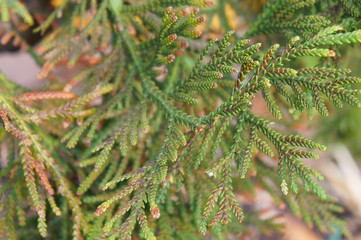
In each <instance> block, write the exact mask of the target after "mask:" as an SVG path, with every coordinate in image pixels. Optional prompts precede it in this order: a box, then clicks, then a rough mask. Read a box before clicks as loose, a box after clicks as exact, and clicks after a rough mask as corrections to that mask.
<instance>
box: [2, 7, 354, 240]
mask: <svg viewBox="0 0 361 240" xmlns="http://www.w3.org/2000/svg"><path fill="white" fill-rule="evenodd" d="M26 2H27V4H28V7H29V9H30V10H31V12H32V14H33V15H34V18H35V19H38V21H41V20H42V18H44V15H43V14H42V13H43V12H46V11H49V10H51V9H52V8H53V7H55V6H57V4H59V2H61V1H59V0H52V1H41V0H28V1H26ZM215 2H216V6H214V7H212V8H209V9H206V10H203V14H204V15H205V16H206V19H207V21H206V22H205V23H204V24H203V25H202V26H201V27H200V30H202V31H204V32H205V33H204V34H203V35H202V38H203V39H204V40H208V39H211V38H216V37H217V38H221V37H222V36H223V34H224V33H225V32H226V31H228V30H235V31H236V35H237V36H242V35H243V34H244V33H245V32H246V31H247V28H248V26H249V23H250V22H252V21H253V20H254V19H255V17H256V15H257V14H258V13H260V12H261V11H262V7H263V6H264V4H265V2H266V1H265V0H254V1H253V0H244V1H237V0H217V1H215ZM11 27H15V28H17V29H18V30H19V31H18V32H19V33H20V34H21V36H16V35H14V34H12V33H11V31H9V29H10V28H11ZM0 36H1V41H0V42H1V44H0V71H1V72H3V73H4V74H5V75H6V76H7V77H8V78H9V79H12V80H13V81H14V82H16V83H18V84H20V85H22V86H24V87H26V88H30V89H38V88H41V87H43V86H46V83H47V82H49V81H52V79H51V77H50V78H48V79H44V80H42V81H40V80H38V79H37V78H36V74H37V73H38V72H39V71H40V66H39V65H38V64H37V60H36V58H35V59H34V57H33V56H34V53H35V54H36V51H37V48H36V46H37V45H36V44H37V43H38V42H39V41H40V40H41V35H40V34H34V33H33V32H32V29H31V28H27V27H26V26H25V27H24V26H23V25H21V23H18V22H16V19H12V22H11V23H8V24H0ZM275 39H276V38H275ZM254 41H258V42H262V43H263V44H264V45H266V46H267V44H268V45H270V44H272V39H266V38H265V37H262V36H261V37H257V38H256V39H254ZM315 61H316V60H315V59H313V58H304V59H301V60H300V61H299V62H298V63H297V64H299V65H301V66H305V67H306V66H314V65H316V64H317V63H316V62H315ZM340 61H341V63H342V64H343V66H346V67H348V68H350V69H351V70H352V72H353V75H354V76H357V77H361V47H360V45H356V46H355V47H353V48H351V47H349V48H347V49H345V50H344V53H343V55H342V57H341V58H340ZM189 62H190V63H192V61H191V60H189ZM86 67H87V63H86V61H84V63H82V62H80V63H79V64H78V65H76V66H75V67H74V68H72V69H69V68H68V67H67V66H66V65H65V64H62V63H59V64H58V66H56V68H55V69H54V71H53V73H52V77H54V78H56V79H57V80H58V81H59V80H60V81H68V80H69V79H71V78H72V77H73V76H74V75H75V74H76V73H78V72H79V71H80V70H82V69H84V68H86ZM359 87H361V86H359ZM256 99H257V98H256ZM254 110H255V111H257V113H260V114H262V115H265V116H267V115H268V116H269V113H268V109H267V107H266V105H265V103H264V102H261V101H256V103H255V104H254ZM283 124H285V125H288V126H289V127H292V128H293V129H295V130H296V131H298V132H299V133H300V134H302V135H304V136H307V137H311V138H312V139H314V140H316V141H318V142H320V143H323V144H325V145H326V146H327V147H328V151H327V152H325V153H321V155H320V159H318V160H316V161H315V160H313V161H310V162H308V164H309V165H310V166H312V167H314V168H316V169H317V170H318V171H319V172H321V173H322V174H323V175H324V176H325V181H324V182H323V183H322V185H323V187H324V188H325V189H326V190H327V191H328V193H329V194H330V195H332V196H334V197H335V198H337V199H338V201H339V203H340V205H342V206H343V207H344V208H345V211H344V213H343V214H342V216H341V217H342V218H343V219H345V220H346V221H347V222H348V223H349V229H350V231H351V232H352V234H353V239H360V240H361V172H360V169H361V147H360V145H361V109H355V108H352V107H350V106H348V105H345V106H344V108H342V109H336V108H332V109H331V111H330V117H328V118H323V117H321V116H320V115H319V114H314V115H313V117H312V118H311V119H308V118H307V117H306V116H300V117H299V119H298V120H296V121H292V123H291V122H287V120H285V122H284V123H283ZM318 153H319V152H318ZM239 198H240V199H239V200H240V201H245V202H247V201H250V200H249V199H243V198H242V197H239ZM251 202H252V208H254V209H255V210H258V211H261V212H262V217H263V218H265V219H267V218H271V217H274V216H277V219H278V220H279V221H280V222H281V223H284V224H285V229H284V236H282V235H281V234H277V233H272V235H270V236H255V237H254V238H252V239H285V240H298V239H300V240H301V239H302V240H304V239H307V240H313V239H315V240H316V239H330V240H339V239H342V237H341V234H340V233H335V234H334V235H325V234H322V233H320V232H318V231H317V230H315V229H311V228H309V227H307V226H306V225H305V224H304V223H303V222H302V221H300V220H299V219H297V218H296V217H294V216H293V215H292V214H291V213H290V211H289V210H287V208H282V207H280V206H277V205H276V204H275V203H274V202H273V200H272V198H271V197H270V196H269V195H268V194H267V193H266V192H265V191H264V190H262V189H258V192H257V194H256V198H255V199H252V200H251ZM230 239H233V238H232V236H230ZM235 239H236V238H235Z"/></svg>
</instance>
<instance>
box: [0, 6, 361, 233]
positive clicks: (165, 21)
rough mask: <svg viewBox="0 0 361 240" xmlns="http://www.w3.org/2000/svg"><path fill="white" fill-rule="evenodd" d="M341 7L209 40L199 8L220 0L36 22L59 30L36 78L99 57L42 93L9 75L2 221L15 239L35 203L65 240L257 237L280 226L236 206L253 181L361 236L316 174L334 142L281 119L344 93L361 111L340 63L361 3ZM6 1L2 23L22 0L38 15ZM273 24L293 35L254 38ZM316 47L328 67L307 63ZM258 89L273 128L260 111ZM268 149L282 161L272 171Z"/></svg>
mask: <svg viewBox="0 0 361 240" xmlns="http://www.w3.org/2000/svg"><path fill="white" fill-rule="evenodd" d="M328 2H329V5H325V4H321V3H318V2H316V3H315V2H314V1H311V0H310V1H309V0H292V1H286V0H273V1H269V3H268V4H267V5H266V6H265V7H264V10H263V12H262V13H261V14H259V15H258V16H257V19H256V20H255V22H254V23H252V25H251V26H250V28H249V29H248V31H247V32H246V33H245V35H244V36H242V37H239V36H237V35H236V34H235V32H234V31H229V32H227V33H225V34H224V36H223V38H222V39H221V40H218V39H210V40H209V41H207V43H206V42H205V41H206V40H204V39H203V38H202V39H199V38H200V37H201V34H202V33H201V31H200V30H199V25H200V24H202V23H203V22H204V21H205V16H202V15H200V14H199V11H200V10H199V8H198V7H201V8H206V7H212V5H213V1H209V0H152V1H136V3H133V2H132V1H112V0H109V1H94V0H89V1H88V0H81V1H70V0H63V1H61V2H60V4H59V5H57V6H56V7H54V9H53V10H52V11H51V12H49V13H48V16H47V19H46V20H45V21H44V22H42V23H41V25H40V26H39V27H38V28H37V29H36V31H41V32H43V33H45V32H46V30H47V29H50V28H51V27H54V29H52V30H50V33H49V34H46V35H45V36H44V39H43V40H42V42H41V44H40V47H39V50H40V51H41V54H42V55H41V57H42V58H43V59H45V62H44V64H43V69H42V71H41V72H40V73H39V75H38V77H39V78H45V77H47V76H48V75H49V74H51V71H52V69H53V68H55V67H56V66H57V65H59V64H61V61H64V59H66V64H67V65H68V66H69V67H72V66H75V65H76V64H77V63H78V62H79V61H81V60H80V59H81V58H83V56H87V57H88V58H90V59H92V60H94V59H95V61H90V63H89V64H90V65H91V66H89V67H87V68H86V69H85V70H83V71H81V72H79V73H78V74H77V75H75V76H74V77H73V78H72V79H71V80H69V81H68V82H66V83H62V82H52V83H51V84H50V87H49V90H44V91H39V92H31V91H29V90H27V89H23V88H19V87H17V86H16V85H15V84H14V83H12V82H10V81H9V80H8V79H7V78H6V77H5V76H4V75H3V74H1V75H0V81H1V93H0V104H1V105H0V117H1V119H2V126H3V128H2V129H0V140H1V146H2V149H1V151H3V149H6V153H7V158H6V161H5V162H6V164H5V165H2V169H1V170H0V177H1V179H2V181H1V185H2V186H1V187H2V191H1V194H2V195H3V196H4V197H3V198H2V201H1V204H0V208H1V209H2V211H3V212H4V214H2V215H1V216H3V217H2V218H1V221H2V223H1V224H0V227H1V228H3V229H2V230H3V231H5V232H6V234H7V237H8V238H9V239H15V238H16V233H17V229H18V228H19V229H21V228H20V227H19V226H24V225H26V226H33V224H34V221H33V220H32V219H25V216H27V215H28V214H27V212H28V211H35V212H36V213H37V226H38V230H39V233H40V235H41V236H42V237H47V236H48V237H50V238H54V239H59V238H61V237H62V238H64V239H69V238H70V237H72V238H73V239H97V238H99V237H101V238H104V239H132V236H134V235H136V236H138V237H140V238H142V239H189V238H190V239H200V238H202V236H203V235H205V234H207V235H208V234H209V235H212V236H214V238H215V239H225V238H226V236H227V234H228V233H235V234H239V233H240V231H241V233H242V234H249V230H247V229H248V228H249V227H248V226H252V227H256V228H257V229H259V230H260V231H262V232H263V231H265V230H266V229H267V228H268V229H276V228H277V225H276V224H275V223H274V222H273V221H272V220H265V221H263V220H260V219H259V218H258V213H257V212H256V213H249V212H246V211H243V209H242V207H243V206H242V203H241V204H240V203H239V202H238V199H237V197H236V194H235V193H240V194H249V193H251V194H253V193H254V188H255V186H262V188H263V189H265V190H266V191H267V192H269V193H270V195H271V196H272V197H273V198H274V199H275V201H276V202H277V203H281V202H285V203H287V204H288V205H289V206H290V209H291V211H292V212H293V213H294V214H295V215H299V216H301V217H302V218H303V219H304V221H305V222H306V223H307V224H309V225H310V226H311V225H313V224H314V225H315V226H316V227H317V228H318V229H320V230H322V231H324V232H328V231H330V232H333V231H335V229H336V228H338V229H341V230H342V232H343V233H344V234H345V235H346V236H348V235H349V233H348V231H347V228H346V223H345V222H344V221H343V220H341V219H339V218H338V217H337V216H336V214H335V213H338V212H340V211H341V210H340V207H339V206H338V205H337V204H336V203H334V202H333V201H331V200H330V199H331V198H330V197H329V196H328V195H327V193H326V192H325V190H324V189H323V188H322V187H321V186H320V185H319V184H318V182H319V181H322V180H323V177H322V176H321V174H320V173H318V172H317V171H316V170H315V169H313V168H311V167H309V166H307V165H306V164H305V163H304V162H303V161H302V159H305V158H311V159H317V158H318V155H317V154H316V153H315V152H314V151H313V150H321V151H325V150H326V147H325V146H323V145H321V144H318V143H316V142H314V141H312V140H310V139H308V138H305V137H302V136H300V135H298V134H296V133H293V134H290V133H287V132H294V130H293V129H289V130H280V129H282V128H281V127H280V126H281V125H287V121H288V120H286V121H281V119H283V118H285V119H290V117H294V118H296V117H297V116H299V115H301V114H308V115H312V114H313V113H314V112H315V111H313V109H315V110H316V111H317V112H319V113H320V114H321V115H322V116H327V115H328V114H329V112H330V111H331V108H330V106H329V103H330V102H331V103H333V104H334V105H335V106H336V107H342V106H343V104H344V103H347V104H349V105H351V106H354V107H360V101H359V99H358V97H357V95H358V94H360V90H358V89H354V88H353V84H355V83H359V82H360V80H361V79H360V78H358V77H354V76H351V75H350V74H351V71H350V70H349V69H345V68H342V67H341V66H340V64H339V63H338V60H337V59H338V57H339V56H340V55H341V54H342V51H343V49H344V48H345V47H346V46H348V45H354V44H357V43H360V42H361V30H360V29H358V25H357V23H356V22H357V21H358V17H359V13H357V8H355V9H353V7H351V6H352V4H356V3H351V2H348V1H346V0H345V1H340V2H341V3H342V4H341V5H340V6H341V8H342V11H343V12H342V14H343V15H344V16H347V19H346V18H345V19H346V20H345V19H343V20H342V18H341V19H339V18H338V17H337V16H335V15H336V14H335V13H333V12H332V11H328V10H330V9H332V7H333V6H334V5H333V4H334V1H328ZM0 4H1V16H2V21H8V20H9V17H8V8H9V7H10V8H13V9H14V10H13V11H14V12H16V13H18V14H19V15H20V16H21V17H22V18H23V19H24V21H25V22H26V23H28V24H31V23H32V21H31V19H32V18H31V16H30V15H29V14H28V12H27V11H26V9H25V8H24V7H23V6H22V5H19V3H18V2H17V1H6V0H0ZM222 4H224V2H223V1H222ZM170 6H172V7H170ZM328 8H330V9H328ZM61 14H63V17H61V18H60V19H57V16H59V15H61ZM334 19H336V20H334ZM331 20H332V21H331ZM55 23H56V24H55ZM53 25H54V26H53ZM56 25H58V27H55V26H56ZM271 33H272V34H278V35H277V36H279V34H281V36H283V37H284V41H282V40H280V38H277V40H279V41H278V42H279V43H278V44H273V45H271V46H267V44H266V43H263V45H264V46H262V44H261V43H257V40H259V39H258V38H256V37H255V36H257V35H265V36H266V37H269V39H272V37H274V35H269V34H271ZM251 38H252V39H251ZM255 40H256V41H255ZM345 45H346V46H345ZM189 49H191V50H189ZM304 57H315V58H316V59H317V61H319V63H318V64H317V65H316V66H312V67H303V66H301V65H300V64H299V61H301V60H302V58H304ZM187 59H188V60H189V59H193V60H192V61H191V62H192V63H193V64H192V67H190V68H187V66H185V64H183V63H184V62H186V61H187ZM194 59H196V60H194ZM162 69H163V70H162ZM168 71H169V72H168ZM167 72H168V73H167ZM77 85H79V86H81V93H79V92H78V91H76V90H74V88H75V86H77ZM76 93H77V94H76ZM78 95H79V96H78ZM258 98H262V99H263V100H264V101H265V102H266V105H267V107H268V109H269V112H270V113H271V114H272V115H273V117H274V118H275V120H276V121H277V123H278V124H275V125H274V126H275V127H271V124H272V122H270V121H269V120H267V119H266V118H267V117H265V116H261V115H260V114H258V113H257V111H256V110H257V108H258V106H257V104H255V99H258ZM96 102H97V103H96ZM64 131H66V133H65V134H64ZM258 150H259V151H261V152H263V153H265V154H266V155H268V156H269V158H271V159H274V160H275V161H277V167H272V166H268V165H265V163H264V162H263V161H262V160H260V158H258V156H259V154H260V153H259V151H258ZM270 181H271V182H272V184H270V183H269V182H270ZM238 183H239V184H241V185H242V186H243V187H242V188H241V189H238V186H237V184H238ZM274 186H278V189H274ZM278 190H281V191H280V192H279V191H278ZM76 195H77V196H76ZM4 206H6V208H4ZM28 206H29V207H30V210H29V207H28ZM48 207H50V209H51V210H52V212H50V211H48V210H47V208H48ZM70 213H71V216H70ZM94 213H95V214H94ZM29 215H30V214H29ZM54 215H55V216H54ZM232 220H236V221H234V222H235V223H231V222H232ZM5 221H6V224H3V223H4V222H5ZM59 222H60V223H61V224H60V225H61V234H58V232H59V231H58V229H57V228H58V227H57V225H59ZM70 222H72V224H70ZM240 222H241V223H240ZM18 225H19V226H18ZM70 225H72V229H70V227H69V226H70ZM55 229H56V230H55ZM22 231H29V230H24V229H23V230H22Z"/></svg>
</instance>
